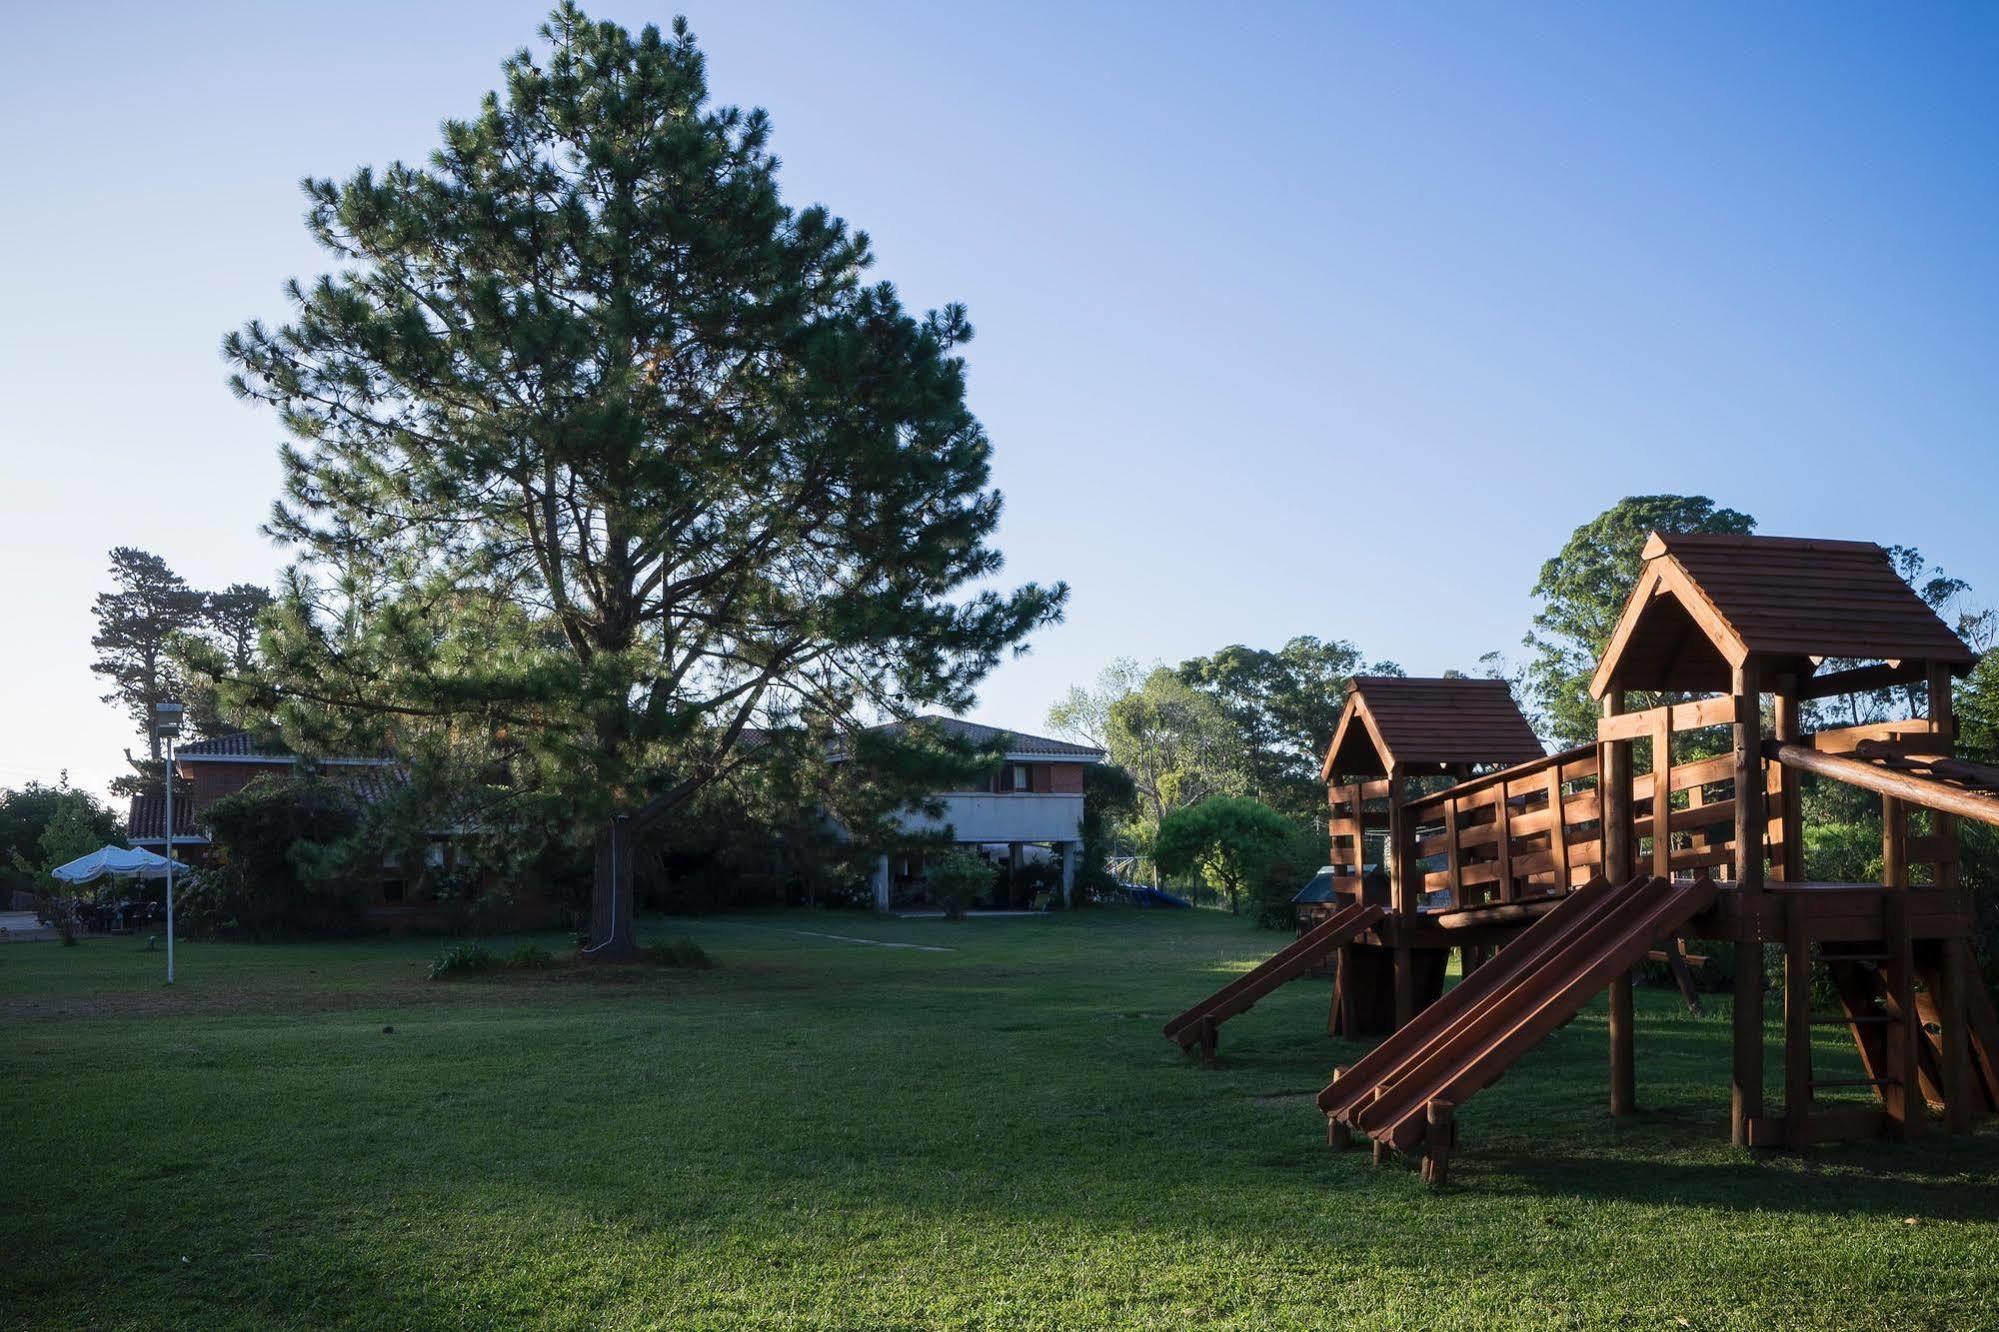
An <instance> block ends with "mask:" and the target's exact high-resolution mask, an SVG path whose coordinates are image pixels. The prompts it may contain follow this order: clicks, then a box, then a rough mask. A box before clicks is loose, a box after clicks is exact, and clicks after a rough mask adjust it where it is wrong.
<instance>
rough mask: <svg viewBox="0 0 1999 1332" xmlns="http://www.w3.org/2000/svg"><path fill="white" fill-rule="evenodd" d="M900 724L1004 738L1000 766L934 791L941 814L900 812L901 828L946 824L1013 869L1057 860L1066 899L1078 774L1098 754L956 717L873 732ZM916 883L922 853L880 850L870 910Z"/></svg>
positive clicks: (980, 739)
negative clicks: (960, 787)
mask: <svg viewBox="0 0 1999 1332" xmlns="http://www.w3.org/2000/svg"><path fill="white" fill-rule="evenodd" d="M903 726H929V727H936V728H938V729H939V730H942V731H944V732H945V733H946V734H949V735H952V736H955V737H957V738H959V739H962V740H967V741H970V742H971V743H972V744H975V745H990V744H994V743H995V742H999V741H1004V743H1005V746H1006V749H1005V757H1004V759H1003V760H1002V761H1001V763H1000V765H999V766H998V767H997V768H996V769H994V770H993V772H992V773H991V774H990V775H989V776H988V777H987V778H986V780H985V781H984V782H983V783H982V784H980V785H979V786H977V787H974V788H972V789H970V790H964V791H938V792H935V793H934V796H935V798H936V799H937V801H938V802H939V803H941V804H942V806H943V813H942V815H941V817H940V816H933V815H928V814H925V813H923V812H922V811H919V810H913V809H912V810H909V811H907V812H905V813H904V814H903V816H902V817H901V820H900V822H901V823H902V826H903V827H905V828H907V829H909V830H911V831H926V832H928V831H935V830H937V829H939V828H945V827H948V828H949V829H950V832H951V839H952V841H953V842H954V843H956V844H957V845H959V846H964V847H971V848H976V849H977V850H978V851H979V852H980V853H981V854H983V855H985V856H987V858H989V859H993V860H998V859H1000V858H1002V857H1004V859H1005V861H1006V863H1008V864H1009V865H1011V866H1012V867H1013V868H1015V869H1016V870H1017V869H1019V868H1020V867H1021V866H1022V865H1023V864H1025V863H1026V862H1027V861H1029V860H1056V859H1059V860H1060V862H1061V866H1062V895H1063V898H1064V900H1065V901H1066V900H1067V899H1068V898H1069V897H1070V895H1071V894H1072V893H1073V891H1074V889H1075V882H1076V861H1077V858H1078V856H1079V854H1080V853H1081V851H1082V847H1083V771H1084V769H1086V768H1088V767H1089V766H1090V765H1091V764H1093V763H1101V762H1102V761H1103V758H1104V753H1103V751H1102V750H1100V749H1092V748H1090V747H1089V746H1088V745H1076V744H1070V743H1069V742H1068V741H1066V740H1054V739H1050V738H1049V737H1047V736H1039V735H1028V734H1026V733H1024V732H1021V731H1008V730H1002V729H1001V728H999V727H995V726H982V725H980V724H979V723H977V722H968V721H961V720H959V719H958V718H956V717H918V718H915V719H913V720H912V721H909V722H890V723H888V724H887V725H886V726H884V727H880V728H877V729H881V730H889V731H893V730H896V729H899V728H901V727H903ZM921 883H922V860H921V857H919V856H915V855H910V854H905V853H894V852H887V851H884V852H883V853H882V854H881V855H880V856H879V857H877V859H876V864H875V870H874V874H873V880H872V886H873V889H874V905H875V909H876V910H877V911H887V910H889V909H890V907H891V906H892V905H893V903H894V899H895V898H896V896H898V895H899V894H904V893H908V892H911V891H914V890H916V889H918V888H919V887H920V885H921ZM1014 905H1019V903H1017V902H1016V903H1014Z"/></svg>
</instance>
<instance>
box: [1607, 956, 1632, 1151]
mask: <svg viewBox="0 0 1999 1332" xmlns="http://www.w3.org/2000/svg"><path fill="white" fill-rule="evenodd" d="M1632 1016H1633V1015H1632V1010H1631V973H1630V972H1628V971H1627V972H1625V973H1624V974H1623V975H1621V976H1619V977H1617V979H1615V980H1613V981H1611V983H1610V1113H1611V1114H1612V1115H1614V1116H1618V1117H1622V1116H1624V1115H1629V1114H1635V1113H1636V1112H1637V1110H1638V1063H1637V1057H1636V1050H1635V1043H1634V1041H1633V1033H1632Z"/></svg>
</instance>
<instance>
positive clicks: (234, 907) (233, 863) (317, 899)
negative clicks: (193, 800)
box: [179, 777, 381, 939]
mask: <svg viewBox="0 0 1999 1332" xmlns="http://www.w3.org/2000/svg"><path fill="white" fill-rule="evenodd" d="M204 821H205V822H206V823H207V825H208V830H209V835H210V836H211V837H212V838H213V839H214V844H215V850H216V857H217V859H218V860H220V861H221V864H220V865H219V866H218V867H217V868H215V869H211V870H206V871H204V872H203V873H201V874H200V875H199V876H197V878H196V880H195V882H193V883H192V884H190V885H189V888H188V892H187V895H186V898H185V899H184V901H183V902H182V903H180V904H179V906H180V914H181V915H182V916H183V918H184V919H185V921H186V924H187V927H188V928H189V930H190V931H191V932H196V933H237V932H240V933H243V934H247V935H249V936H250V937H251V938H255V939H266V938H279V937H284V936H287V935H293V936H295V935H340V934H355V933H358V932H360V930H361V929H362V927H363V926H364V925H365V923H366V919H367V908H368V900H369V898H370V897H371V896H372V895H373V892H374V881H375V878H376V877H377V876H379V874H380V872H381V869H380V867H381V850H380V848H379V847H375V848H366V847H363V846H360V845H358V844H356V841H355V839H354V837H353V834H354V832H355V830H356V829H357V827H359V824H360V813H359V810H358V808H357V806H356V803H355V800H354V796H353V793H352V792H350V791H348V790H346V789H345V788H343V787H341V786H339V785H337V784H335V783H333V782H327V781H321V780H317V779H311V778H286V779H282V780H273V779H271V778H268V777H260V778H258V779H257V780H256V781H254V782H251V783H250V785H248V786H246V787H244V788H243V789H242V790H241V791H238V792H236V793H235V794H234V795H228V796H224V797H222V799H220V800H218V801H216V802H215V803H214V804H212V805H210V806H209V807H208V809H207V810H206V811H205V814H204ZM370 849H372V851H373V855H372V857H371V856H370V855H369V854H368V851H369V850H370Z"/></svg>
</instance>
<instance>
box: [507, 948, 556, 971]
mask: <svg viewBox="0 0 1999 1332" xmlns="http://www.w3.org/2000/svg"><path fill="white" fill-rule="evenodd" d="M501 965H502V966H504V967H506V968H508V969H509V970H511V971H543V970H546V969H547V968H549V967H552V966H554V965H555V954H553V953H551V952H549V951H548V950H547V949H546V948H543V947H542V946H541V945H540V944H535V943H524V944H522V945H521V946H520V947H519V948H516V949H515V950H514V951H513V952H511V953H508V954H507V959H506V961H505V962H503V963H502V964H501Z"/></svg>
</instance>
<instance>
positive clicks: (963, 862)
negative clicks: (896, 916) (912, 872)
mask: <svg viewBox="0 0 1999 1332" xmlns="http://www.w3.org/2000/svg"><path fill="white" fill-rule="evenodd" d="M992 882H993V871H992V867H991V866H989V865H987V864H986V862H985V858H984V857H982V856H978V855H974V854H973V853H972V852H970V851H946V852H944V853H942V854H941V855H935V856H929V857H926V858H925V860H924V862H923V885H924V887H926V888H928V889H929V890H930V896H931V897H932V898H934V899H935V900H936V902H937V904H938V905H939V906H941V907H943V908H944V915H945V918H946V919H949V920H963V919H964V918H965V909H966V908H967V907H969V906H971V905H972V903H974V902H976V901H978V900H979V894H981V893H983V892H985V891H986V889H988V888H989V887H991V886H992Z"/></svg>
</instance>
